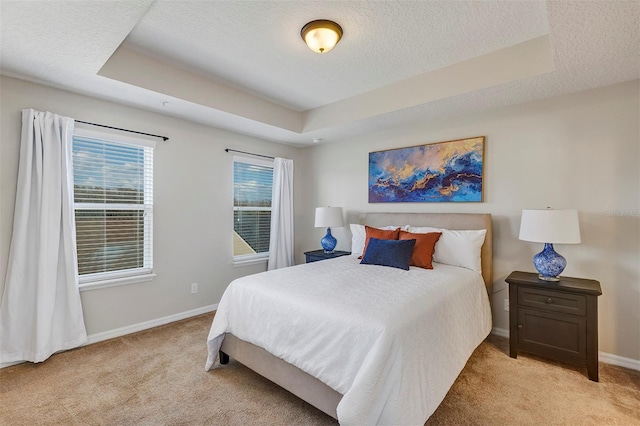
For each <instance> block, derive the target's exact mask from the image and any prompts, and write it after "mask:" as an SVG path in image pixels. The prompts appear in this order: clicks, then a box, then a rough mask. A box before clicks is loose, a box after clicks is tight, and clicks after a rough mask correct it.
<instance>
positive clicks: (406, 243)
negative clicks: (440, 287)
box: [360, 238, 416, 271]
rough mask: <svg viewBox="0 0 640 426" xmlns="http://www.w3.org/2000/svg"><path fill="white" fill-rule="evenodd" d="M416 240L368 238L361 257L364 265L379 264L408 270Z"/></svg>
mask: <svg viewBox="0 0 640 426" xmlns="http://www.w3.org/2000/svg"><path fill="white" fill-rule="evenodd" d="M415 244H416V240H380V239H378V238H370V239H369V245H367V251H365V252H364V256H363V257H362V262H360V263H362V264H364V265H381V266H391V267H393V268H400V269H404V270H406V271H408V270H409V263H410V262H411V253H413V246H415Z"/></svg>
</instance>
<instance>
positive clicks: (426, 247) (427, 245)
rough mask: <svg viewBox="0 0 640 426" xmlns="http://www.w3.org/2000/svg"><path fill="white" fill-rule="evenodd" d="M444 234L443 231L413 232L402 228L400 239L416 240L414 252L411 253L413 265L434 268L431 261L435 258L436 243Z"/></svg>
mask: <svg viewBox="0 0 640 426" xmlns="http://www.w3.org/2000/svg"><path fill="white" fill-rule="evenodd" d="M441 235H442V232H429V233H427V234H413V233H411V232H406V231H403V230H400V236H399V237H398V239H399V240H416V245H415V247H413V254H412V255H411V266H417V267H419V268H425V269H433V265H432V264H431V261H432V260H433V252H434V251H435V247H436V243H437V242H438V239H439V238H440V236H441Z"/></svg>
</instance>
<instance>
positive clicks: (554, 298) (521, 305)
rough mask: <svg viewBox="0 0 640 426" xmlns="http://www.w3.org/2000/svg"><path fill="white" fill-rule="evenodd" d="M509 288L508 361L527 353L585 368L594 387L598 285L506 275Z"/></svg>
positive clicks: (522, 274) (524, 274) (578, 280)
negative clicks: (520, 353) (522, 352)
mask: <svg viewBox="0 0 640 426" xmlns="http://www.w3.org/2000/svg"><path fill="white" fill-rule="evenodd" d="M505 281H506V282H508V283H509V356H511V358H516V357H517V356H518V351H524V352H529V353H532V354H535V355H540V356H544V357H548V358H552V359H555V360H558V361H562V362H566V363H569V364H573V365H577V366H580V367H586V368H587V372H588V375H589V380H593V381H594V382H597V381H598V296H600V295H601V294H602V289H601V288H600V283H599V282H598V281H595V280H586V279H582V278H571V277H560V281H556V282H552V281H542V280H540V279H539V278H538V274H536V273H531V272H521V271H515V272H512V273H511V274H510V275H509V276H508V277H507V278H506V280H505Z"/></svg>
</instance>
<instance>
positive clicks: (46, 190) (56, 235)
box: [0, 109, 87, 363]
mask: <svg viewBox="0 0 640 426" xmlns="http://www.w3.org/2000/svg"><path fill="white" fill-rule="evenodd" d="M73 128H74V120H73V119H71V118H67V117H62V116H59V115H56V114H52V113H50V112H39V111H34V110H32V109H28V110H23V111H22V140H21V146H20V164H19V169H18V186H17V192H16V205H15V213H14V218H13V234H12V237H11V247H10V252H9V264H8V267H7V276H6V280H5V286H4V294H3V296H2V303H1V305H0V362H1V363H5V362H12V361H32V362H42V361H44V360H45V359H47V358H48V357H49V356H51V355H52V354H53V353H54V352H57V351H61V350H65V349H70V348H73V347H77V346H79V345H81V344H83V343H85V342H86V341H87V332H86V329H85V325H84V320H83V315H82V305H81V302H80V292H79V288H78V273H77V269H78V266H77V263H76V247H75V222H74V212H73V170H72V152H71V144H72V137H73Z"/></svg>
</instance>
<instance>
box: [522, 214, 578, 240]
mask: <svg viewBox="0 0 640 426" xmlns="http://www.w3.org/2000/svg"><path fill="white" fill-rule="evenodd" d="M519 239H521V240H523V241H532V242H535V243H551V244H578V243H580V224H579V222H578V211H577V210H551V209H546V210H522V221H521V222H520V236H519Z"/></svg>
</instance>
